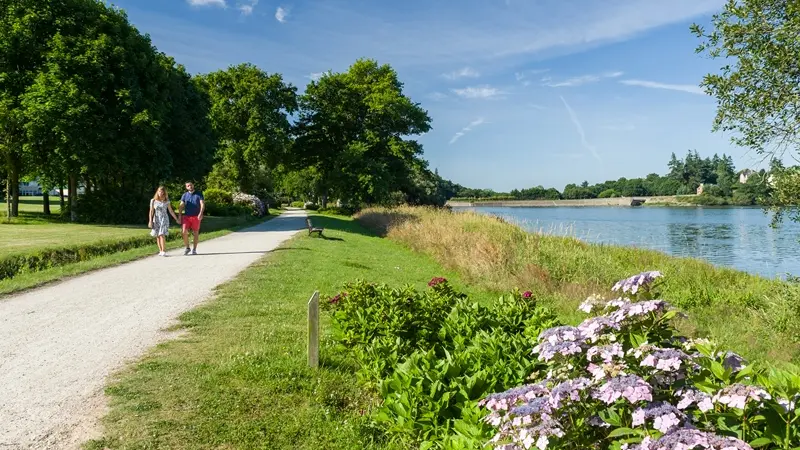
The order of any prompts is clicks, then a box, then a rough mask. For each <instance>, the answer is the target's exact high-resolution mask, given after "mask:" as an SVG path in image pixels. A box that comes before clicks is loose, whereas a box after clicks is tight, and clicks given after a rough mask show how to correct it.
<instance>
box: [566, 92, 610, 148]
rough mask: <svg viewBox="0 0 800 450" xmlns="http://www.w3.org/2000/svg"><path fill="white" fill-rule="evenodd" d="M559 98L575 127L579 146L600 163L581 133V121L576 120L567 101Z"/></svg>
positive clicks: (584, 135)
mask: <svg viewBox="0 0 800 450" xmlns="http://www.w3.org/2000/svg"><path fill="white" fill-rule="evenodd" d="M559 97H560V98H561V101H562V102H564V107H565V108H567V113H568V114H569V118H570V120H572V123H573V125H575V129H576V130H577V131H578V136H580V138H581V145H583V148H585V149H586V150H588V151H589V153H591V154H592V156H594V158H595V159H596V160H597V161H599V162H601V163H602V162H603V159H602V158H600V154H599V153H597V148H596V147H595V146H594V145H592V144H590V143H589V141H587V140H586V133H585V132H584V131H583V125H581V121H580V120H578V115H577V114H575V111H573V110H572V108H571V107H570V106H569V103H567V100H566V99H564V97H563V96H560V95H559Z"/></svg>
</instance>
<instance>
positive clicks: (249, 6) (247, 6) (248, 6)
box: [238, 0, 258, 16]
mask: <svg viewBox="0 0 800 450" xmlns="http://www.w3.org/2000/svg"><path fill="white" fill-rule="evenodd" d="M256 5H258V0H251V1H250V3H240V4H239V6H238V8H239V11H241V12H242V15H243V16H249V15H250V14H253V10H255V9H256Z"/></svg>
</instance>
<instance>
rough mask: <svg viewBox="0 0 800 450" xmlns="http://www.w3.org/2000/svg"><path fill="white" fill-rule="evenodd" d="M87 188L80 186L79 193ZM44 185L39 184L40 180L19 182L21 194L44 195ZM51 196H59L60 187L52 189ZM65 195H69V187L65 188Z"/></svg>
mask: <svg viewBox="0 0 800 450" xmlns="http://www.w3.org/2000/svg"><path fill="white" fill-rule="evenodd" d="M84 191H85V189H84V188H83V186H78V195H82V194H83V193H84ZM42 194H43V192H42V185H40V184H39V182H38V181H22V182H20V183H19V195H21V196H32V195H42ZM49 194H50V196H51V197H57V196H58V195H59V191H58V189H55V188H54V189H50V192H49ZM64 195H65V196H68V195H69V189H66V188H65V189H64Z"/></svg>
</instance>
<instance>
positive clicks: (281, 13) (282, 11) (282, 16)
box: [275, 6, 289, 23]
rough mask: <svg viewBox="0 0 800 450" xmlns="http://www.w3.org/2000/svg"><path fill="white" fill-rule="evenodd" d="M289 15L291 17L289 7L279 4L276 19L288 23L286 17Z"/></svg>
mask: <svg viewBox="0 0 800 450" xmlns="http://www.w3.org/2000/svg"><path fill="white" fill-rule="evenodd" d="M288 17H289V8H284V7H283V6H278V9H276V10H275V20H277V21H278V22H280V23H286V19H287V18H288Z"/></svg>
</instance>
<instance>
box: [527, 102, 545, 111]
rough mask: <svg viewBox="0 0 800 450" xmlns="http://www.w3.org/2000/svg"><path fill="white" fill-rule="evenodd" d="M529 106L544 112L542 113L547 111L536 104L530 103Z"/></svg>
mask: <svg viewBox="0 0 800 450" xmlns="http://www.w3.org/2000/svg"><path fill="white" fill-rule="evenodd" d="M528 106H530V107H531V108H533V109H538V110H542V111H543V110H545V109H547V108H545V107H544V106H542V105H537V104H536V103H528Z"/></svg>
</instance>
